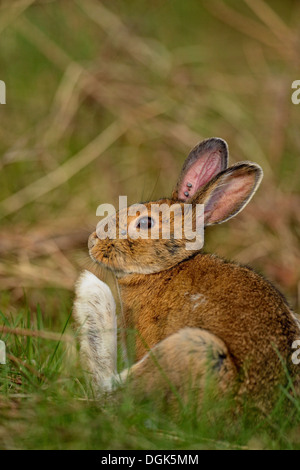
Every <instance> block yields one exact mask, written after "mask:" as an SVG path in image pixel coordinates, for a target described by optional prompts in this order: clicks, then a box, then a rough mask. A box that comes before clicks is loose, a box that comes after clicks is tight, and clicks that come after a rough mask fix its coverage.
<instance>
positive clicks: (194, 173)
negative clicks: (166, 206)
mask: <svg viewBox="0 0 300 470" xmlns="http://www.w3.org/2000/svg"><path fill="white" fill-rule="evenodd" d="M227 165H228V147H227V144H226V142H225V140H222V139H219V138H217V137H212V138H211V139H206V140H203V142H200V144H198V145H196V147H194V148H193V150H192V151H191V152H190V154H189V156H188V157H187V159H186V160H185V162H184V165H183V167H182V170H181V173H180V176H179V179H178V181H177V184H176V186H175V188H174V191H173V193H172V199H173V200H174V201H178V200H179V201H183V202H185V201H187V200H188V199H190V198H191V197H193V196H194V194H195V193H196V192H197V191H198V190H199V189H200V188H201V187H203V186H205V185H206V183H208V181H210V180H211V179H213V178H214V177H215V176H216V175H217V174H218V173H220V172H221V171H223V170H225V169H226V168H227Z"/></svg>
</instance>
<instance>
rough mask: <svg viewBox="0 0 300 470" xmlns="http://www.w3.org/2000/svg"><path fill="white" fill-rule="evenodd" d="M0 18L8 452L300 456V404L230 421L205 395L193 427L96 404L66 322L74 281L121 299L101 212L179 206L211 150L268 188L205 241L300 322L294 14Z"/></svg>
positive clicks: (140, 410)
mask: <svg viewBox="0 0 300 470" xmlns="http://www.w3.org/2000/svg"><path fill="white" fill-rule="evenodd" d="M0 8H1V11H0V40H1V48H0V79H1V80H4V81H5V83H6V87H7V104H6V105H0V118H1V126H0V155H1V156H0V172H1V173H0V183H1V184H0V224H1V229H0V230H1V232H0V235H1V236H0V287H1V293H0V296H1V297H0V310H1V314H0V324H3V325H5V326H6V330H5V332H2V333H1V339H2V340H4V341H5V342H6V345H7V354H8V363H7V366H0V413H1V415H0V448H4V449H7V448H25V449H28V448H39V449H41V448H52V449H53V448H61V449H64V448H102V449H104V448H106V449H117V448H119V449H141V448H143V449H150V448H154V449H155V448H170V449H171V448H185V449H197V448H239V447H240V446H242V447H248V448H257V447H258V448H277V449H278V448H299V447H300V431H299V429H300V428H299V426H300V402H297V401H295V402H294V403H293V404H292V409H291V410H290V411H289V412H285V408H284V407H283V405H282V403H279V404H278V406H277V407H276V408H275V409H274V411H273V413H272V414H271V415H269V416H264V415H263V414H260V415H253V413H251V412H248V411H247V412H245V415H244V416H242V417H241V418H238V419H233V418H232V416H231V414H230V413H229V412H228V404H226V403H224V404H218V405H217V404H216V403H213V402H210V401H209V397H208V398H207V403H206V404H205V409H204V411H203V419H201V420H200V421H196V420H195V419H194V417H193V415H192V413H189V411H188V410H183V411H182V415H180V416H177V417H172V416H171V417H170V416H169V415H168V413H167V412H166V413H165V414H162V413H158V412H155V410H154V409H153V406H152V404H151V403H142V404H140V405H136V404H135V403H134V401H133V400H132V399H131V398H130V395H128V394H127V393H124V395H123V396H122V397H121V398H118V399H111V398H110V399H109V400H108V401H107V402H103V403H100V404H99V403H98V404H97V403H95V401H94V400H93V396H92V393H91V391H90V389H89V387H88V386H87V385H86V383H85V381H84V379H83V374H82V370H81V368H80V365H79V363H78V353H77V351H76V340H75V339H74V336H75V334H74V329H73V328H72V326H71V325H72V318H71V317H70V314H71V308H72V298H73V285H74V282H75V280H76V277H77V276H78V273H79V272H80V270H81V269H83V268H88V269H92V270H94V272H96V273H97V274H98V275H99V276H100V277H101V278H102V279H103V280H107V281H108V282H109V283H110V285H111V286H112V288H113V286H114V283H113V281H112V279H111V278H110V277H109V276H108V275H107V274H106V273H100V272H99V271H97V270H95V267H93V266H92V263H91V261H90V260H89V258H88V254H87V248H86V241H87V236H88V233H89V232H90V231H91V230H92V229H93V227H94V226H95V224H96V222H97V218H96V216H95V212H96V208H97V206H98V205H99V204H101V203H104V202H107V203H114V204H117V203H118V196H119V195H124V194H126V195H128V200H129V202H130V203H132V202H136V201H141V200H147V199H151V198H152V197H153V198H159V197H161V196H164V195H165V196H167V195H169V194H170V192H171V189H172V186H173V183H174V182H175V180H176V177H177V175H178V173H179V170H180V168H181V164H182V162H183V160H184V158H185V156H186V155H187V153H188V152H189V150H190V149H191V148H192V147H193V146H194V145H195V144H196V143H197V141H199V140H201V139H203V138H206V137H210V136H214V135H215V136H220V137H222V138H224V139H226V140H227V141H228V143H229V146H230V151H231V162H235V161H239V160H253V161H256V162H257V163H259V164H260V165H261V166H262V167H263V169H264V173H265V177H264V180H263V183H262V186H261V188H260V189H259V191H258V193H257V194H256V196H255V198H254V199H253V201H252V202H251V204H250V205H249V206H248V207H247V209H246V210H245V211H244V212H243V213H242V214H240V215H239V216H238V217H237V218H236V219H234V220H232V221H230V222H229V223H228V224H224V225H222V226H220V227H218V226H217V227H213V228H211V229H209V230H208V231H207V234H206V250H207V251H214V252H216V253H218V254H219V255H221V256H224V257H227V258H232V259H235V260H237V261H240V262H242V263H246V264H250V265H251V266H253V267H254V268H255V269H257V270H258V271H260V272H262V273H263V274H264V275H265V276H267V277H268V278H269V279H271V280H273V281H274V282H275V283H276V285H278V286H280V288H281V290H282V291H283V292H284V293H285V295H286V296H287V297H288V299H289V301H290V303H291V304H292V305H293V307H294V308H295V310H296V311H299V304H300V299H299V292H300V284H299V278H300V271H299V269H300V268H299V259H300V243H299V238H300V229H299V226H300V211H299V206H300V183H299V181H300V158H299V156H300V140H299V124H300V105H299V106H296V105H293V104H292V102H291V92H292V90H291V84H292V82H293V81H294V80H296V79H300V76H299V65H300V64H299V48H298V50H297V44H299V21H300V20H299V18H300V5H299V2H297V1H293V0H288V1H285V2H280V1H272V2H270V1H269V2H262V1H261V0H256V1H247V0H245V1H243V2H234V1H224V2H223V1H221V0H220V1H215V0H214V1H212V0H209V1H202V2H200V1H198V0H190V1H189V2H182V1H181V0H173V1H172V2H171V1H168V2H166V1H164V2H159V1H151V2H148V1H145V0H139V1H137V0H133V1H130V2H123V1H121V0H117V1H115V2H109V1H104V2H97V1H91V0H84V1H83V0H76V1H69V2H59V1H50V2H43V1H36V2H34V1H30V0H27V1H24V0H15V1H13V2H12V1H4V2H1V7H0ZM116 295H117V294H116ZM18 328H22V329H23V330H22V331H20V330H19V329H18ZM24 330H25V331H24ZM49 332H52V333H53V332H55V333H56V336H55V335H54V336H53V335H51V334H49ZM62 332H64V335H63V337H62V341H60V335H61V333H62ZM25 335H27V336H25ZM283 396H284V392H283Z"/></svg>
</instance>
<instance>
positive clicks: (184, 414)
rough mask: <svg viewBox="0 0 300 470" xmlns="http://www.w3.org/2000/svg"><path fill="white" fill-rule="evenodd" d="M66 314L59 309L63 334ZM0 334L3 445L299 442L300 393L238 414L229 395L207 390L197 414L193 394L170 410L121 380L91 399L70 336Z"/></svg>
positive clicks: (27, 316) (25, 317)
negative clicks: (4, 357)
mask: <svg viewBox="0 0 300 470" xmlns="http://www.w3.org/2000/svg"><path fill="white" fill-rule="evenodd" d="M68 321H69V314H68V312H65V324H64V325H62V331H61V333H62V335H63V333H64V330H65V328H66V327H67V323H68ZM45 323H46V325H45V324H44V321H43V320H42V312H41V311H40V309H38V310H37V312H36V314H35V315H31V312H30V311H27V313H25V312H21V313H20V315H19V317H18V318H14V319H10V320H9V319H7V318H6V319H5V325H6V326H10V327H11V328H20V327H23V328H26V330H27V331H28V330H31V331H34V332H41V331H45V330H46V331H48V325H47V323H48V322H45ZM69 333H70V330H69V331H68V334H69ZM62 338H65V339H66V336H64V335H63V336H62ZM2 339H3V340H5V342H6V345H7V353H8V362H7V365H2V366H1V367H0V396H1V399H0V408H1V415H0V448H1V449H111V450H113V449H134V450H137V449H146V450H147V449H148V450H150V449H154V450H158V449H190V450H195V449H207V448H209V449H246V448H249V449H261V448H268V449H283V448H284V449H299V445H300V444H299V424H300V401H298V402H295V403H294V404H293V405H292V406H290V407H288V408H287V407H286V402H285V401H284V400H283V399H282V398H281V399H280V400H279V401H278V404H277V406H275V408H274V410H273V411H272V412H271V413H270V414H268V415H263V414H262V413H259V412H255V411H254V410H253V409H250V408H248V409H247V407H246V406H245V408H243V410H242V411H241V413H239V414H238V415H236V413H235V412H234V406H233V403H232V402H231V400H229V399H227V400H225V398H224V400H220V401H218V402H216V401H212V399H211V396H210V395H209V394H207V396H206V398H205V399H204V403H203V408H202V409H201V413H200V415H199V414H198V415H197V414H196V413H195V412H194V410H195V402H194V400H193V396H191V399H190V402H189V403H188V404H187V405H186V406H184V407H183V408H180V410H179V411H178V412H177V413H176V414H174V412H172V411H171V410H168V409H167V408H164V412H162V411H161V410H162V408H161V406H163V404H161V403H160V401H159V399H158V400H154V401H151V400H150V399H148V400H143V399H140V400H136V399H134V398H133V395H132V393H131V392H130V389H126V388H125V389H123V390H122V392H121V393H120V392H119V393H117V394H114V395H112V396H103V398H102V399H101V400H96V399H95V397H94V396H93V393H92V390H91V388H90V386H89V382H88V380H86V378H85V376H84V374H83V371H82V369H81V367H80V365H79V364H78V354H77V351H76V348H75V347H74V343H70V344H69V343H67V342H65V341H52V340H48V339H42V338H32V337H29V336H28V337H27V338H26V337H23V336H20V335H2ZM283 396H284V394H282V397H283ZM199 416H200V418H199Z"/></svg>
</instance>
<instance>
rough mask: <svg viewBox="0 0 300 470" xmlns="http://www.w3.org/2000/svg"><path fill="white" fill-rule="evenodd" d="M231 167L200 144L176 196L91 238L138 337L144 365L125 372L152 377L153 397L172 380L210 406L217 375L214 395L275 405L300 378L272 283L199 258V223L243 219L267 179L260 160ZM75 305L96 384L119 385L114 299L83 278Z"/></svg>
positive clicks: (298, 331) (124, 213)
mask: <svg viewBox="0 0 300 470" xmlns="http://www.w3.org/2000/svg"><path fill="white" fill-rule="evenodd" d="M227 161H228V152H227V145H226V143H225V142H224V141H223V140H221V139H216V138H212V139H208V140H205V141H203V142H202V143H200V144H199V145H198V146H196V147H195V148H194V149H193V150H192V152H191V153H190V155H189V156H188V158H187V160H186V161H185V163H184V166H183V169H182V172H181V174H180V176H179V179H178V182H177V184H176V186H175V189H174V191H173V193H172V196H171V198H169V199H161V200H159V201H155V202H148V203H145V204H144V205H138V207H139V209H138V211H137V212H136V213H133V211H132V209H133V208H136V205H134V206H131V207H130V208H126V209H122V210H121V211H119V212H118V213H117V214H115V215H113V216H111V217H110V218H109V219H108V221H106V220H104V221H102V222H100V224H99V225H98V226H97V230H96V232H94V233H93V234H92V235H91V236H90V238H89V251H90V255H91V257H92V259H93V260H94V261H96V262H97V263H99V264H100V265H101V266H104V267H106V268H108V269H110V270H112V271H113V272H114V273H115V274H116V276H117V279H118V283H119V286H120V293H121V303H122V305H123V313H124V322H125V325H123V326H125V328H129V329H132V328H133V329H134V330H136V331H137V336H136V348H135V353H136V358H137V360H138V362H137V363H136V364H134V365H133V366H132V367H131V368H130V369H129V370H126V371H123V372H122V374H121V381H123V380H124V379H125V378H126V377H127V375H129V376H130V377H131V379H132V380H133V382H134V384H138V383H141V382H143V384H144V386H143V387H142V390H143V391H144V393H145V394H146V393H147V392H148V391H149V390H150V391H151V390H154V389H155V387H157V388H158V389H161V390H164V393H163V396H169V391H170V388H168V386H167V388H166V381H165V380H164V379H163V380H160V378H162V377H163V378H165V376H167V377H168V378H169V379H170V381H171V382H172V384H173V386H174V387H175V389H176V390H177V391H179V392H180V393H181V392H182V394H183V395H185V393H186V390H187V384H189V383H192V384H193V388H194V389H195V388H196V389H198V391H199V397H200V399H201V396H202V395H203V387H204V384H205V382H206V378H207V376H208V374H212V375H213V376H214V377H215V378H216V384H217V385H216V393H217V394H218V393H219V392H223V391H224V390H231V391H234V393H238V394H246V395H247V396H250V397H251V398H253V399H254V400H256V401H257V402H259V403H263V404H266V405H270V404H271V403H272V402H273V400H274V398H275V397H276V391H277V389H278V385H285V384H286V383H287V381H288V379H287V372H289V373H290V375H291V377H292V379H294V378H296V376H299V371H298V368H299V367H300V365H299V366H297V365H295V364H293V361H292V354H293V350H292V347H293V343H294V341H295V340H297V339H300V328H299V324H298V323H297V320H296V318H295V317H294V315H293V313H292V312H291V310H290V308H289V306H288V304H287V302H286V300H285V299H284V297H283V295H282V294H280V292H279V291H278V290H277V289H276V288H275V287H273V286H272V284H271V283H269V282H268V281H266V280H265V279H263V278H262V277H261V276H259V275H258V274H256V273H255V272H254V271H252V270H251V269H249V268H248V267H245V266H240V265H238V264H236V263H232V262H227V261H224V260H222V259H220V258H218V257H216V256H214V255H209V254H204V253H203V252H202V251H201V249H202V246H203V242H204V240H202V238H203V230H200V229H199V224H198V222H199V221H201V223H202V228H203V226H208V225H215V224H219V223H222V222H225V221H227V220H228V219H230V218H232V217H234V216H235V215H236V214H238V213H239V212H240V211H241V210H242V209H243V208H244V207H245V206H246V205H247V203H248V202H249V200H250V199H251V197H252V196H253V194H254V193H255V191H256V189H257V188H258V186H259V184H260V181H261V179H262V170H261V168H260V167H259V166H258V165H257V164H255V163H251V162H240V163H238V164H236V165H233V166H231V167H229V168H227ZM186 204H188V207H187V205H186ZM157 206H159V210H157ZM175 206H176V207H175ZM199 206H201V207H202V209H203V211H202V213H201V211H199ZM154 209H155V210H154ZM186 209H187V212H186ZM182 214H184V217H183V218H182ZM186 214H189V215H190V216H191V219H190V220H191V222H192V224H191V225H190V229H191V228H194V227H196V231H195V234H196V239H197V243H196V244H193V249H192V250H191V246H188V243H190V240H191V238H190V234H191V233H193V232H192V231H191V230H190V231H188V233H186V232H185V231H184V234H183V235H182V237H178V236H177V234H178V231H177V229H178V227H180V228H185V227H186V220H187V219H186ZM201 214H202V216H201ZM201 217H202V219H201ZM106 227H108V230H106ZM127 227H129V229H128V232H127ZM130 227H131V229H130ZM132 227H133V228H134V230H133V231H130V230H132ZM153 228H154V229H155V230H156V232H155V233H156V235H155V236H152V235H153V232H152V229H153ZM166 228H168V229H169V236H168V237H166V236H165V233H166V231H165V229H166ZM103 233H104V237H103V236H102V235H103ZM132 234H133V235H134V236H133V235H132ZM136 235H138V236H136ZM157 235H158V236H157ZM201 237H202V238H201ZM201 240H202V243H201ZM193 250H194V251H193ZM75 307H76V309H75V313H76V316H77V319H78V321H79V323H80V324H81V325H83V327H82V328H83V330H82V331H83V334H82V338H81V351H82V356H83V357H85V361H86V364H87V366H88V369H89V370H90V372H91V373H92V376H93V380H94V383H95V384H96V387H97V388H99V389H100V390H101V389H103V388H106V389H107V388H108V389H111V388H112V386H113V381H114V380H115V379H116V378H117V374H116V369H115V361H114V359H113V358H114V357H115V346H114V345H115V338H116V333H115V331H114V332H113V333H112V334H109V335H106V336H105V334H104V332H105V328H107V329H110V330H111V328H112V325H113V324H114V321H115V312H114V302H113V299H112V296H111V293H110V291H109V289H108V287H107V286H106V285H104V284H103V283H101V281H99V280H97V279H96V278H95V277H93V276H92V277H91V275H84V276H83V278H82V280H81V281H80V282H79V284H78V287H77V300H76V303H75ZM113 329H114V328H113ZM191 377H192V380H190V378H191ZM196 379H197V380H196ZM198 379H199V380H198ZM145 381H146V386H145ZM196 383H197V385H196Z"/></svg>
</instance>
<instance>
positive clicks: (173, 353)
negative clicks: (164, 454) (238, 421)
mask: <svg viewBox="0 0 300 470" xmlns="http://www.w3.org/2000/svg"><path fill="white" fill-rule="evenodd" d="M127 377H128V378H129V379H130V381H131V382H132V384H133V389H134V390H135V391H137V392H138V393H139V394H140V393H141V394H142V395H143V396H146V395H152V396H153V394H154V395H155V394H158V396H159V397H160V399H161V398H162V397H165V398H168V399H170V397H171V400H175V401H176V399H177V398H178V396H179V397H180V398H181V399H182V400H183V402H185V403H186V402H187V400H188V398H189V397H190V396H191V392H192V393H194V395H195V396H196V397H197V400H198V403H201V401H202V399H203V395H204V393H205V389H206V387H207V385H208V383H209V381H210V380H211V381H212V383H213V393H214V394H215V396H216V397H217V396H221V395H223V394H224V393H225V392H230V391H233V389H234V385H235V380H236V377H237V371H236V367H235V365H234V363H233V360H232V358H231V356H230V354H229V351H228V349H227V347H226V345H225V343H224V342H223V341H222V340H221V339H220V338H218V337H217V336H215V335H213V334H212V333H210V332H209V331H206V330H202V329H200V328H188V327H187V328H183V329H181V330H179V331H178V332H177V333H174V334H172V335H171V336H169V337H167V338H166V339H164V340H163V341H161V342H160V343H158V344H157V345H156V346H154V347H153V348H152V349H151V351H149V353H148V354H146V355H145V356H144V357H143V358H142V359H141V360H140V361H139V362H137V363H136V364H134V365H133V366H132V367H131V368H130V369H127V370H125V371H123V372H122V373H121V374H120V378H121V381H124V380H126V378H127ZM176 395H177V398H176Z"/></svg>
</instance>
